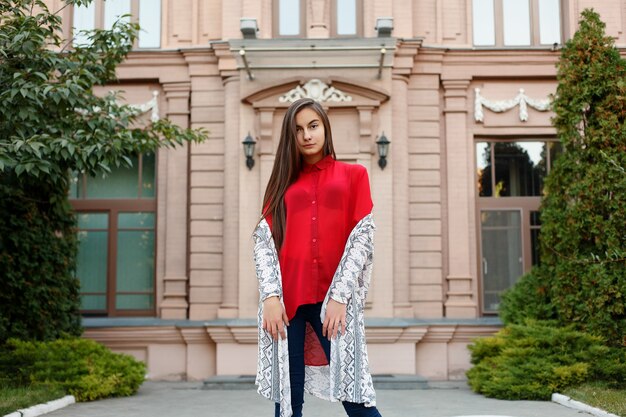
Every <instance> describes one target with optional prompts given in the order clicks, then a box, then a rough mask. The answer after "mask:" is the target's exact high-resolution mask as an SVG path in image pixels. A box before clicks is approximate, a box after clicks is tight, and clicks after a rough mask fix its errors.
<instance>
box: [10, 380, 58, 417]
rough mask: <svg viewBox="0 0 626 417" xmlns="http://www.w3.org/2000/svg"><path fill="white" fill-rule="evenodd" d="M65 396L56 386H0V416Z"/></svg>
mask: <svg viewBox="0 0 626 417" xmlns="http://www.w3.org/2000/svg"><path fill="white" fill-rule="evenodd" d="M63 396H65V393H64V392H63V390H61V389H58V388H10V387H6V386H0V416H3V415H5V414H9V413H12V412H14V411H17V410H19V409H20V408H27V407H30V406H33V405H37V404H41V403H46V402H48V401H51V400H56V399H59V398H61V397H63Z"/></svg>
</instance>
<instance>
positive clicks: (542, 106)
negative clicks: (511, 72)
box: [474, 88, 552, 123]
mask: <svg viewBox="0 0 626 417" xmlns="http://www.w3.org/2000/svg"><path fill="white" fill-rule="evenodd" d="M474 92H475V93H476V94H475V98H474V120H476V122H481V123H482V122H483V120H484V114H483V106H484V107H487V108H488V109H489V110H491V111H493V112H496V113H502V112H505V111H507V110H511V109H512V108H513V107H515V106H518V105H519V119H520V120H521V121H522V122H525V121H527V120H528V106H530V107H532V108H533V109H535V110H538V111H548V110H550V105H551V104H552V100H550V99H549V98H547V99H543V100H535V99H533V98H530V97H528V96H527V95H526V93H524V89H523V88H520V89H519V93H518V94H517V95H516V96H515V98H513V99H511V100H500V101H490V100H487V99H486V98H484V97H483V96H481V95H480V88H475V89H474Z"/></svg>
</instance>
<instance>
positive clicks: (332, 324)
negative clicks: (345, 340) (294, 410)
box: [322, 298, 346, 340]
mask: <svg viewBox="0 0 626 417" xmlns="http://www.w3.org/2000/svg"><path fill="white" fill-rule="evenodd" d="M340 325H341V331H342V332H344V331H345V329H346V305H345V304H342V303H338V302H337V301H335V300H333V299H332V298H331V299H329V300H328V304H326V317H325V318H324V325H323V326H322V335H323V336H325V337H328V340H331V338H332V339H334V338H335V337H337V334H338V333H339V326H340Z"/></svg>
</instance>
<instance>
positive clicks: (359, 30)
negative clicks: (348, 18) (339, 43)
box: [330, 0, 363, 38]
mask: <svg viewBox="0 0 626 417" xmlns="http://www.w3.org/2000/svg"><path fill="white" fill-rule="evenodd" d="M355 2H356V33H355V34H353V35H352V34H348V35H339V34H338V33H337V27H338V24H337V22H338V20H339V16H338V15H337V0H331V2H330V4H331V5H330V36H331V37H332V38H361V37H363V1H361V0H355Z"/></svg>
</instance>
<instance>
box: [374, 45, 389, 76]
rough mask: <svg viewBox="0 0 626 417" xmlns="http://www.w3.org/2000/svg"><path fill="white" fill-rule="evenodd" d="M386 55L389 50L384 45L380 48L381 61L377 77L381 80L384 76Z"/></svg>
mask: <svg viewBox="0 0 626 417" xmlns="http://www.w3.org/2000/svg"><path fill="white" fill-rule="evenodd" d="M385 53H387V49H386V48H385V45H382V46H381V48H380V60H379V61H378V75H377V76H376V78H378V79H379V80H380V79H381V77H382V76H383V62H384V61H385Z"/></svg>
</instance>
